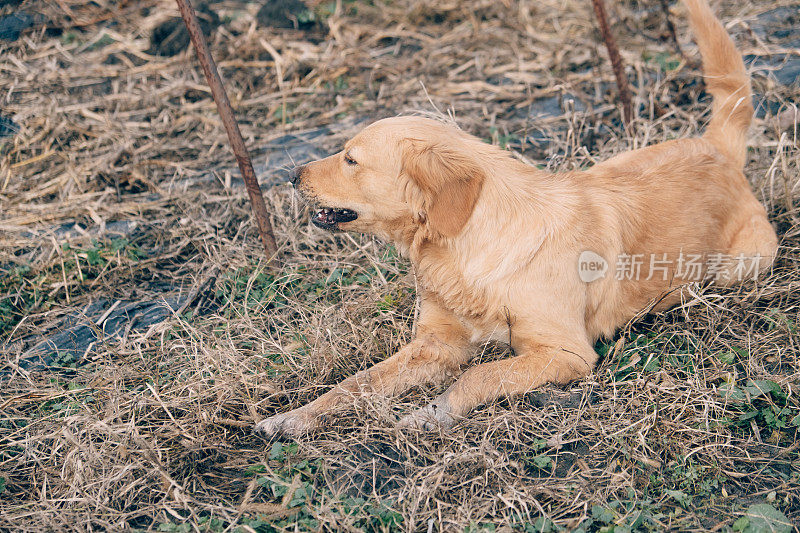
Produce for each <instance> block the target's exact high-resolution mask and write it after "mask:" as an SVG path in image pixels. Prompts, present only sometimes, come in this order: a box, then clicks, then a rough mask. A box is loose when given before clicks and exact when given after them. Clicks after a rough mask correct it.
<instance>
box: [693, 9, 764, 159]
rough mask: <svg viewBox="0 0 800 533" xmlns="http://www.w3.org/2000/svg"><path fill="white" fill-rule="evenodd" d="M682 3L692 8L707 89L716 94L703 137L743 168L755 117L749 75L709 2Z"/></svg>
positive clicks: (712, 94) (713, 94) (694, 28)
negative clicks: (747, 142)
mask: <svg viewBox="0 0 800 533" xmlns="http://www.w3.org/2000/svg"><path fill="white" fill-rule="evenodd" d="M683 4H684V5H685V6H686V8H687V9H688V10H689V23H690V24H691V26H692V30H693V31H694V35H695V39H696V40H697V45H698V47H699V48H700V56H701V57H702V58H703V73H704V78H705V82H706V89H707V90H708V92H709V93H711V96H713V97H714V104H713V107H712V115H711V121H710V122H709V124H708V128H707V129H706V133H705V135H704V137H705V138H707V139H708V140H709V141H710V142H711V143H712V144H714V146H716V147H717V149H719V150H720V151H722V152H723V153H724V154H726V155H728V156H729V157H730V158H731V159H732V160H733V161H735V162H736V164H737V165H738V166H739V168H742V167H744V161H745V156H746V151H745V138H746V135H747V128H748V127H749V126H750V121H751V120H752V118H753V103H752V93H751V91H750V77H749V76H748V75H747V71H745V68H744V62H743V61H742V56H741V54H740V53H739V51H738V50H737V49H736V45H734V44H733V41H732V40H731V38H730V36H729V35H728V33H727V32H726V31H725V28H724V27H723V26H722V24H721V23H720V21H719V20H718V19H717V17H716V16H715V15H714V13H713V12H712V11H711V8H710V7H709V6H708V2H707V1H706V0H683Z"/></svg>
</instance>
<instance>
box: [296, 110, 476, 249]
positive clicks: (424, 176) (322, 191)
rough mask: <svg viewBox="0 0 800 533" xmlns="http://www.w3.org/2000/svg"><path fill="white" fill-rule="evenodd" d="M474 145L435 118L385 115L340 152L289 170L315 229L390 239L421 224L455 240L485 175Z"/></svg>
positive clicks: (467, 137)
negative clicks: (312, 207) (313, 209)
mask: <svg viewBox="0 0 800 533" xmlns="http://www.w3.org/2000/svg"><path fill="white" fill-rule="evenodd" d="M481 145H483V143H481V142H480V141H479V140H477V139H475V138H473V137H470V136H469V135H466V134H465V133H463V132H461V131H460V130H458V129H456V128H454V127H452V126H447V125H445V124H442V123H439V122H437V121H434V120H430V119H425V118H421V117H396V118H390V119H384V120H380V121H378V122H375V123H373V124H371V125H370V126H368V127H367V128H365V129H364V130H363V131H361V132H360V133H359V134H358V135H356V136H355V137H354V138H352V139H351V140H349V141H348V142H347V143H345V146H344V149H343V150H342V151H341V152H339V153H337V154H334V155H332V156H330V157H327V158H325V159H322V160H319V161H314V162H312V163H309V164H307V165H304V166H302V167H299V168H298V169H296V170H295V173H294V176H293V182H294V184H295V186H296V187H297V189H298V190H299V191H300V192H301V193H302V194H303V195H304V196H306V197H307V198H308V199H309V200H311V201H312V202H313V203H314V204H316V206H318V209H317V211H316V212H315V213H314V215H313V216H312V222H313V223H314V224H315V225H316V226H319V227H321V228H324V229H328V230H345V231H359V232H364V233H372V234H376V235H379V236H382V237H384V238H389V239H391V238H396V236H397V235H398V234H399V233H407V230H408V229H409V228H410V229H412V230H413V229H416V228H418V227H424V228H425V229H427V230H428V231H429V233H430V235H432V236H440V237H455V236H457V235H458V234H459V233H460V232H461V231H462V229H463V227H464V225H465V224H466V223H467V221H468V220H469V218H470V216H471V215H472V211H473V209H474V207H475V203H476V201H477V199H478V196H479V195H480V191H481V187H482V186H483V182H484V180H485V177H486V175H485V173H484V170H483V167H482V165H481V163H480V158H479V155H478V152H479V150H478V151H476V149H479V148H480V146H481ZM484 146H485V145H484Z"/></svg>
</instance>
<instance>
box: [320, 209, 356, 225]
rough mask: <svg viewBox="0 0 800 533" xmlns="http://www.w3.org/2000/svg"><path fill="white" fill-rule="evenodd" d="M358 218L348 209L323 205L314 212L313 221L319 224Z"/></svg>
mask: <svg viewBox="0 0 800 533" xmlns="http://www.w3.org/2000/svg"><path fill="white" fill-rule="evenodd" d="M357 218H358V215H357V214H356V213H355V212H354V211H351V210H349V209H331V208H330V207H324V208H322V209H320V210H319V211H317V212H316V213H315V214H314V221H315V222H318V223H320V224H328V225H331V224H336V223H338V222H350V221H351V220H355V219H357Z"/></svg>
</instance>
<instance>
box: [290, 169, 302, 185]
mask: <svg viewBox="0 0 800 533" xmlns="http://www.w3.org/2000/svg"><path fill="white" fill-rule="evenodd" d="M304 169H305V167H304V166H303V165H300V166H299V167H294V168H293V169H292V170H290V171H289V182H290V183H291V184H292V185H297V180H299V179H300V174H302V173H303V170H304Z"/></svg>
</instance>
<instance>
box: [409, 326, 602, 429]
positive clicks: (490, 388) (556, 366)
mask: <svg viewBox="0 0 800 533" xmlns="http://www.w3.org/2000/svg"><path fill="white" fill-rule="evenodd" d="M514 349H515V351H516V352H517V353H518V354H519V355H517V356H515V357H512V358H510V359H504V360H501V361H494V362H491V363H484V364H482V365H478V366H476V367H473V368H470V369H469V370H467V371H466V372H464V374H463V375H462V376H461V377H460V378H459V379H458V381H456V382H455V383H453V385H451V386H450V388H448V389H447V390H446V391H445V392H444V393H442V394H441V395H440V396H439V397H437V398H436V399H435V400H434V401H433V402H431V403H430V404H428V405H427V406H426V407H423V408H421V409H417V410H416V411H414V412H413V413H411V414H410V415H408V416H406V417H404V418H403V419H402V420H401V421H400V426H403V427H422V428H425V429H435V428H436V427H440V426H442V427H450V426H452V425H453V424H454V423H455V422H456V421H457V420H458V419H459V418H461V417H463V416H465V415H466V414H468V413H469V412H470V411H471V410H472V409H474V408H475V407H477V406H478V405H480V404H483V403H487V402H490V401H492V400H495V399H497V398H499V397H501V396H516V395H520V394H525V393H526V392H530V391H531V390H533V389H535V388H536V387H539V386H541V385H543V384H545V383H568V382H570V381H573V380H575V379H578V378H581V377H583V376H586V375H588V374H589V373H590V372H591V371H592V369H593V368H594V364H595V361H597V354H596V353H595V351H594V349H593V348H592V347H591V346H590V345H589V343H588V342H586V343H575V342H570V343H566V344H560V343H552V342H551V343H548V344H540V343H536V342H525V343H520V345H517V343H515V346H514Z"/></svg>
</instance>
